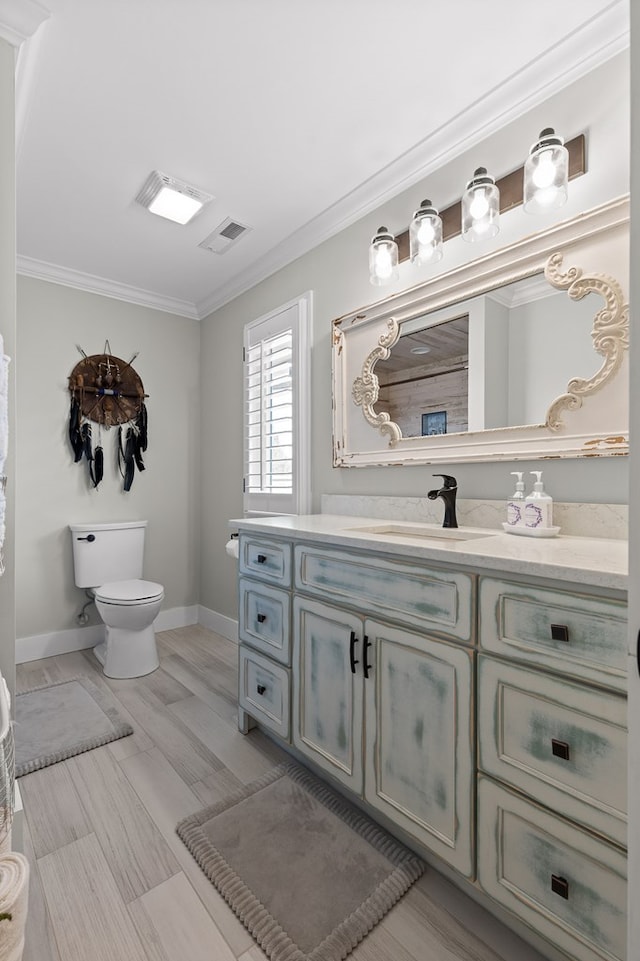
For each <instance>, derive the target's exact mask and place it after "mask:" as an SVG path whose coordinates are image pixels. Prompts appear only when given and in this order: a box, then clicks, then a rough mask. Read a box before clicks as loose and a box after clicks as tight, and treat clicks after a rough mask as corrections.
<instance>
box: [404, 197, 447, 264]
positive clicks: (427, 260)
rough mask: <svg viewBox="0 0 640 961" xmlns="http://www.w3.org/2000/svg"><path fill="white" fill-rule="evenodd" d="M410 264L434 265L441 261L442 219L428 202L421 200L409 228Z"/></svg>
mask: <svg viewBox="0 0 640 961" xmlns="http://www.w3.org/2000/svg"><path fill="white" fill-rule="evenodd" d="M409 248H410V251H411V254H410V256H411V263H412V264H435V263H437V262H438V261H439V260H442V219H441V217H440V216H439V214H438V211H437V210H436V208H435V207H434V206H433V204H432V203H431V201H430V200H423V201H422V203H421V204H420V206H419V207H418V209H417V210H416V212H415V213H414V215H413V219H412V221H411V226H410V227H409Z"/></svg>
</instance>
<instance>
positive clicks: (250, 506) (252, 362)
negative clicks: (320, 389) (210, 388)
mask: <svg viewBox="0 0 640 961" xmlns="http://www.w3.org/2000/svg"><path fill="white" fill-rule="evenodd" d="M311 307H312V297H311V292H310V291H308V292H307V293H305V294H303V295H302V296H301V297H299V298H297V299H296V300H293V301H291V302H290V303H288V304H285V305H284V306H283V307H279V308H278V309H277V310H274V311H272V312H271V313H269V314H266V315H265V316H264V317H260V318H259V319H258V320H254V321H253V322H252V323H250V324H247V325H246V327H245V329H244V405H245V410H244V510H245V513H249V514H252V513H263V514H304V513H308V512H309V510H310V509H311V486H310V464H309V459H310V444H309V433H310V384H309V377H310V366H311V365H310V352H311Z"/></svg>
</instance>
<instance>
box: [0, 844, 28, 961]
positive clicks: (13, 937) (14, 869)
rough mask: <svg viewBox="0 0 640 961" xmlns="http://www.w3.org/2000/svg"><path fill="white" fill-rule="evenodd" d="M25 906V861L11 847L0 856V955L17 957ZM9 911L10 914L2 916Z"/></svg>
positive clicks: (8, 958) (12, 959) (15, 960)
mask: <svg viewBox="0 0 640 961" xmlns="http://www.w3.org/2000/svg"><path fill="white" fill-rule="evenodd" d="M28 906H29V862H28V861H27V859H26V858H25V856H24V854H19V853H17V852H15V851H12V852H10V853H9V854H5V855H3V856H2V857H0V958H2V961H5V959H6V961H20V959H21V958H22V951H23V949H24V933H25V927H26V923H27V909H28ZM3 914H10V915H11V917H10V918H7V917H4V918H3V917H2V915H3Z"/></svg>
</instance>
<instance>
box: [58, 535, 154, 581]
mask: <svg viewBox="0 0 640 961" xmlns="http://www.w3.org/2000/svg"><path fill="white" fill-rule="evenodd" d="M146 527H147V522H146V521H122V522H119V523H113V524H70V525H69V530H70V531H71V541H72V544H73V567H74V572H75V582H76V585H77V586H78V587H100V585H101V584H107V583H108V582H109V581H129V580H135V579H136V578H141V577H142V561H143V557H144V535H145V530H146Z"/></svg>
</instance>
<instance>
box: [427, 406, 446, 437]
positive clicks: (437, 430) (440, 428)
mask: <svg viewBox="0 0 640 961" xmlns="http://www.w3.org/2000/svg"><path fill="white" fill-rule="evenodd" d="M446 433H447V412H446V410H432V411H430V412H429V413H428V414H423V415H422V436H423V437H433V435H434V434H446Z"/></svg>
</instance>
